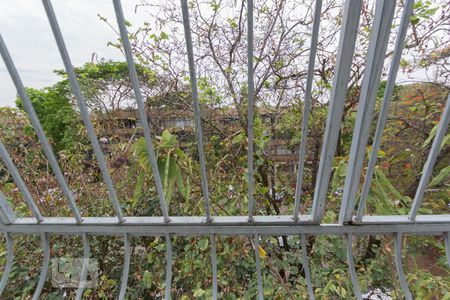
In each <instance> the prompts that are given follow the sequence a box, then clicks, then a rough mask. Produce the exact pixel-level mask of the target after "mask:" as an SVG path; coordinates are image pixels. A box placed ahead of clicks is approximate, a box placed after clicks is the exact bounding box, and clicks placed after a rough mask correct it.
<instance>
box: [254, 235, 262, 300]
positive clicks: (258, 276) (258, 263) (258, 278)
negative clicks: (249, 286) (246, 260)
mask: <svg viewBox="0 0 450 300" xmlns="http://www.w3.org/2000/svg"><path fill="white" fill-rule="evenodd" d="M259 248H260V246H259V234H256V235H255V264H256V281H257V284H258V300H263V299H264V293H263V283H262V275H261V259H260V257H259Z"/></svg>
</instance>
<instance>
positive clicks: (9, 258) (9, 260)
mask: <svg viewBox="0 0 450 300" xmlns="http://www.w3.org/2000/svg"><path fill="white" fill-rule="evenodd" d="M5 239H6V265H5V268H4V269H3V275H2V279H1V280H0V297H1V296H2V294H3V292H4V291H5V288H6V285H7V284H8V279H9V273H11V269H12V266H13V262H14V240H13V237H12V235H11V233H8V232H7V233H5Z"/></svg>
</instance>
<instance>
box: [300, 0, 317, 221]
mask: <svg viewBox="0 0 450 300" xmlns="http://www.w3.org/2000/svg"><path fill="white" fill-rule="evenodd" d="M321 11H322V0H316V6H315V8H314V23H313V30H312V37H311V46H310V50H309V61H308V75H307V78H306V92H305V101H304V103H303V117H302V140H301V142H300V148H299V151H298V172H297V182H296V185H295V197H294V199H295V204H294V220H295V221H296V222H297V221H298V213H299V210H300V196H301V194H302V183H303V172H304V169H305V157H306V145H307V139H308V122H309V111H310V109H311V90H312V82H313V79H314V63H315V61H316V52H317V42H318V40H319V25H320V13H321Z"/></svg>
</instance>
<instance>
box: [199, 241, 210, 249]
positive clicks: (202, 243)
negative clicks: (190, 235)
mask: <svg viewBox="0 0 450 300" xmlns="http://www.w3.org/2000/svg"><path fill="white" fill-rule="evenodd" d="M208 244H209V241H208V239H202V240H200V241H198V248H199V249H200V250H202V251H205V250H206V249H207V248H208Z"/></svg>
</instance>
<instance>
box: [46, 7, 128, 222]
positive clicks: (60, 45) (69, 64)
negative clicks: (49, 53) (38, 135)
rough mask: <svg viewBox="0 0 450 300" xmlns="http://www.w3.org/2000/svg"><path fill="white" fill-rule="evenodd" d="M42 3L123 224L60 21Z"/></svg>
mask: <svg viewBox="0 0 450 300" xmlns="http://www.w3.org/2000/svg"><path fill="white" fill-rule="evenodd" d="M42 3H43V4H44V8H45V12H46V13H47V18H48V20H49V22H50V26H51V28H52V31H53V35H54V36H55V40H56V44H57V45H58V49H59V52H60V53H61V58H62V60H63V63H64V67H65V69H66V72H67V75H68V77H69V82H70V86H71V87H72V92H73V95H74V96H75V99H76V100H77V103H78V107H79V108H80V112H81V116H82V118H83V121H84V124H85V125H86V129H87V133H88V136H89V139H90V141H91V144H92V148H93V149H94V153H95V156H96V157H97V161H98V166H99V168H100V171H101V173H102V175H103V180H104V181H105V184H106V187H107V188H108V196H109V199H110V201H111V203H112V204H113V206H114V210H115V212H116V214H117V218H118V219H119V222H123V213H122V207H121V206H120V203H119V200H118V199H117V194H116V190H115V189H114V184H113V182H112V179H111V175H110V173H109V170H108V167H107V165H106V161H105V157H104V155H103V152H102V149H101V148H100V143H99V142H98V139H97V134H96V133H95V130H94V125H93V124H92V121H91V119H90V117H89V111H88V108H87V106H86V101H85V99H84V97H83V94H82V93H81V89H80V86H79V84H78V81H77V79H76V74H75V71H74V69H73V66H72V62H71V61H70V57H69V53H68V51H67V47H66V45H65V43H64V39H63V36H62V33H61V29H60V28H59V25H58V21H57V19H56V15H55V11H54V10H53V7H52V4H51V1H50V0H42Z"/></svg>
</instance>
